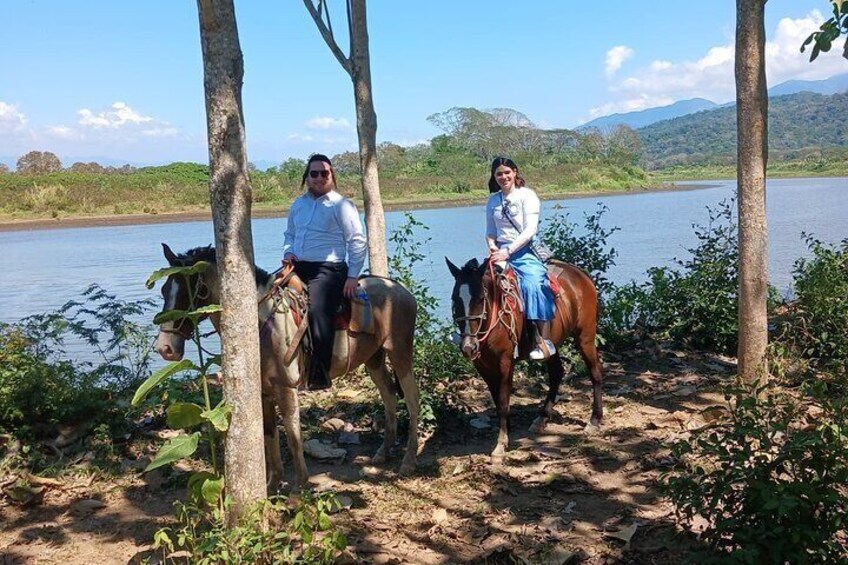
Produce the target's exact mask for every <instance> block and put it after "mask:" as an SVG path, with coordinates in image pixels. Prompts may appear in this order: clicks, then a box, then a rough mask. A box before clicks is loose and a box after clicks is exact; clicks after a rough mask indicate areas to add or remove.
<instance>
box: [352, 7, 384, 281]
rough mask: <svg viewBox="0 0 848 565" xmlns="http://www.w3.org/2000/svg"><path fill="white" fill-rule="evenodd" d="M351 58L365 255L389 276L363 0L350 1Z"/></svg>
mask: <svg viewBox="0 0 848 565" xmlns="http://www.w3.org/2000/svg"><path fill="white" fill-rule="evenodd" d="M350 6H351V12H350V47H351V49H350V61H351V79H352V80H353V97H354V100H355V104H356V132H357V134H358V136H359V163H360V168H361V171H362V197H363V200H364V202H365V226H366V229H367V230H368V256H369V265H370V267H371V274H374V275H380V276H382V277H385V276H388V274H389V265H388V259H387V252H386V218H385V214H384V213H383V199H382V197H381V196H380V176H379V173H378V171H377V113H376V112H375V111H374V99H373V98H372V95H371V55H370V53H369V48H368V20H367V18H366V13H365V0H351V4H350Z"/></svg>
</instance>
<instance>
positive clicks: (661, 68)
mask: <svg viewBox="0 0 848 565" xmlns="http://www.w3.org/2000/svg"><path fill="white" fill-rule="evenodd" d="M822 22H824V17H823V16H822V14H821V12H819V11H818V10H813V11H811V12H810V13H809V14H807V15H806V16H804V17H802V18H797V19H793V18H783V19H782V20H780V22H779V23H778V24H777V28H776V29H775V30H774V31H773V32H772V33H769V34H768V35H767V37H768V41H767V42H766V77H767V79H768V83H769V85H770V86H774V85H777V84H779V83H781V82H784V81H787V80H790V79H800V80H821V79H824V78H828V77H831V76H834V75H836V74H840V73H844V72H845V70H846V67H845V60H844V59H843V58H841V57H840V55H841V49H833V50H832V51H831V52H830V53H823V54H822V55H820V56H819V58H818V59H816V61H815V62H814V63H810V62H809V51H808V52H807V53H801V52H800V47H801V44H802V43H803V41H804V39H806V37H807V36H808V35H809V34H810V33H812V32H813V31H815V30H817V29H818V27H819V26H820V25H821V24H822ZM615 49H617V48H614V49H611V50H610V51H609V52H608V53H607V62H606V70H607V76H609V77H610V78H611V79H612V76H611V75H610V73H609V69H610V60H611V57H610V53H612V52H613V51H614V50H615ZM733 66H734V45H733V44H732V43H731V44H729V45H718V46H714V47H711V48H710V49H708V50H707V51H706V54H705V55H704V56H703V57H701V58H700V59H697V60H694V61H679V62H674V61H666V60H657V61H653V62H651V63H650V64H649V65H648V66H647V67H643V68H641V69H638V70H637V71H635V72H633V73H632V74H630V75H629V76H624V77H621V78H620V79H616V80H614V81H612V82H611V83H610V86H609V91H610V92H611V93H612V94H613V96H614V98H616V100H614V101H611V102H608V103H606V104H603V105H600V106H597V107H595V108H592V109H591V110H590V111H589V119H591V118H595V117H598V116H606V115H609V114H611V113H617V112H632V111H634V110H641V109H645V108H653V107H656V106H665V105H668V104H670V103H672V102H674V101H676V100H686V99H689V98H706V99H708V100H712V101H714V102H718V103H724V102H729V101H732V100H733V99H734V98H735V96H736V83H735V78H734V68H733Z"/></svg>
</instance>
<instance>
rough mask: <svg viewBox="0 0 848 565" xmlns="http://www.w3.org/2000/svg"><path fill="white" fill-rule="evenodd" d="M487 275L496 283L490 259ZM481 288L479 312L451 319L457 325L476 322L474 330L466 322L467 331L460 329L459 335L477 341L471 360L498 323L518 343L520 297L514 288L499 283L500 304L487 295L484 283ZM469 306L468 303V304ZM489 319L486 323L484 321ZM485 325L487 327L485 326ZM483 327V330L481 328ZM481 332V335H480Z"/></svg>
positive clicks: (478, 353) (475, 356) (496, 279)
mask: <svg viewBox="0 0 848 565" xmlns="http://www.w3.org/2000/svg"><path fill="white" fill-rule="evenodd" d="M488 270H489V273H488V274H489V276H490V277H491V280H492V281H493V284H494V285H496V286H497V285H498V278H497V274H496V272H495V265H494V263H493V262H492V261H489V264H488ZM481 286H482V288H483V309H482V310H481V311H480V313H479V314H469V315H467V316H454V317H453V320H454V322H455V323H456V324H457V326H459V323H460V322H474V321H476V322H478V324H477V329H476V331H474V332H472V331H470V330H471V324H470V323H468V324H467V328H468V331H464V330H460V334H459V335H460V337H461V338H462V339H463V340H464V339H465V338H470V339H471V340H473V341H475V342H476V343H477V348H476V351H475V353H474V355H473V356H472V357H471V360H472V361H473V360H475V359H477V358H478V357H480V352H481V348H480V345H481V344H482V343H484V342H485V341H486V339H487V338H488V337H489V335H490V334H491V333H492V330H494V329H495V328H496V327H497V326H498V325H499V324H502V325H503V326H504V327H505V328H506V329H507V331H508V332H509V335H510V338H511V339H512V342H513V343H518V332H517V330H516V327H515V326H516V324H515V323H516V319H515V318H516V315H515V312H516V307H517V305H518V304H519V302H520V299H519V297H518V295H517V293H516V291H515V289H514V288H512V287H508V286H507V285H505V284H501V285H500V286H501V293H500V299H501V300H500V304H499V301H498V300H493V299H491V298H490V297H489V290H488V287H487V286H486V285H485V284H482V285H481ZM495 296H496V297H497V296H498V293H497V292H495ZM469 307H470V304H469ZM490 310H491V315H489V311H490ZM487 319H488V320H489V323H488V324H485V323H484V322H485V321H486V320H487ZM486 326H487V327H486ZM484 327H485V330H484V329H483V328H484ZM481 332H482V335H481Z"/></svg>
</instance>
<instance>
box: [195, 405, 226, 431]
mask: <svg viewBox="0 0 848 565" xmlns="http://www.w3.org/2000/svg"><path fill="white" fill-rule="evenodd" d="M232 412H233V407H232V406H230V405H229V404H224V403H223V402H221V404H219V405H218V406H216V407H215V409H214V410H206V411H204V412H203V413H202V414H201V415H200V417H201V418H203V419H204V420H208V421H209V422H211V423H212V425H213V426H215V429H216V430H218V431H219V432H226V431H227V429H228V428H229V427H230V414H232Z"/></svg>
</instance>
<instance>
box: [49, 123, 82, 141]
mask: <svg viewBox="0 0 848 565" xmlns="http://www.w3.org/2000/svg"><path fill="white" fill-rule="evenodd" d="M44 131H45V133H46V134H47V136H48V137H52V138H54V139H64V140H80V139H84V138H85V136H84V135H83V134H82V133H81V132H79V131H77V130H75V129H74V128H70V127H68V126H47V127H46V128H44Z"/></svg>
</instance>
